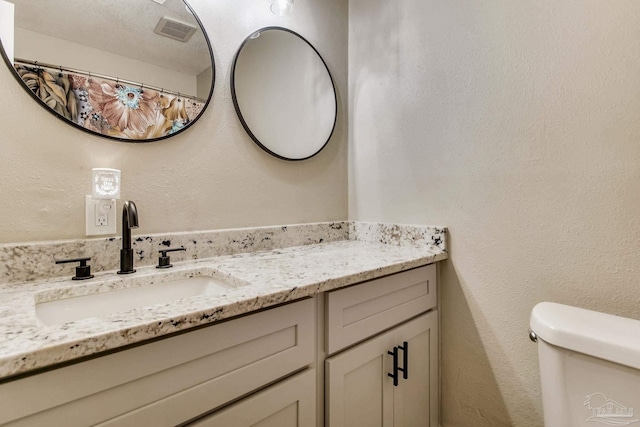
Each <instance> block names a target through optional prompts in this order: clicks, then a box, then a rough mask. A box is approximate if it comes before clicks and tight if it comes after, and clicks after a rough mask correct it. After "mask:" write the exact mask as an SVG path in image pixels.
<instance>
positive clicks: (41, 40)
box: [0, 0, 215, 142]
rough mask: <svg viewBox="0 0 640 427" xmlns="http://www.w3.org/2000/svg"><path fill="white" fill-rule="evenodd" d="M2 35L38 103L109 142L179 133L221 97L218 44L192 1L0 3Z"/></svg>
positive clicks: (4, 46)
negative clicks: (215, 89)
mask: <svg viewBox="0 0 640 427" xmlns="http://www.w3.org/2000/svg"><path fill="white" fill-rule="evenodd" d="M0 41H1V42H2V55H3V57H4V60H5V62H6V63H7V65H8V66H9V67H10V68H11V70H12V71H13V73H14V75H15V77H16V78H17V79H18V81H19V82H20V83H21V84H22V85H23V86H24V88H25V89H26V90H27V91H28V92H29V93H30V94H31V95H32V97H33V98H34V99H36V100H38V102H40V104H41V105H42V106H43V107H45V108H46V109H47V110H48V111H49V112H51V113H53V114H54V115H56V116H57V117H59V118H61V119H62V120H64V121H66V122H67V123H69V124H71V125H73V126H75V127H78V128H80V129H82V130H84V131H88V132H91V133H95V134H98V135H100V136H104V137H107V138H112V139H117V140H121V141H127V142H149V141H156V140H159V139H164V138H167V137H169V136H173V135H176V134H178V133H180V132H182V131H184V130H186V129H187V128H188V127H189V126H191V125H192V124H193V123H195V122H196V120H198V118H199V117H200V116H201V114H202V112H203V111H204V109H205V108H206V107H207V105H208V104H209V101H210V99H211V95H212V93H213V82H214V76H215V71H214V70H215V67H214V61H213V53H212V51H211V45H210V43H209V39H208V38H207V35H206V33H205V31H204V29H203V27H202V25H201V24H200V21H199V19H198V18H197V16H196V15H195V13H194V12H193V10H192V9H191V7H190V6H189V5H188V4H187V3H186V2H184V1H183V0H92V1H91V2H87V1H82V0H0Z"/></svg>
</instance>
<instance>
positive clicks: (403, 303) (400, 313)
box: [325, 265, 438, 427]
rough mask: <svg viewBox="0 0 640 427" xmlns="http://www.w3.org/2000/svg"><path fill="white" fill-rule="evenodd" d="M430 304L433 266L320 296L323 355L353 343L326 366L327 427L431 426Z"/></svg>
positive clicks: (434, 349) (434, 350) (433, 319)
mask: <svg viewBox="0 0 640 427" xmlns="http://www.w3.org/2000/svg"><path fill="white" fill-rule="evenodd" d="M436 305H437V300H436V267H435V265H429V266H426V267H421V268H417V269H414V270H410V271H407V272H404V273H399V274H396V275H392V276H387V277H384V278H382V279H377V280H375V281H372V282H369V283H367V284H364V285H356V286H353V287H350V288H347V289H343V290H338V291H335V292H331V293H329V294H328V295H327V325H328V328H327V349H328V353H329V354H332V353H336V352H337V351H339V350H342V349H343V348H345V347H348V346H349V345H351V344H353V343H357V342H360V343H359V344H357V345H355V346H352V347H351V348H348V349H346V350H343V351H341V352H339V353H337V354H335V355H333V356H331V357H329V358H328V359H326V361H325V424H326V425H327V426H329V427H350V426H360V425H362V426H367V427H375V426H385V427H391V426H395V427H412V426H416V427H417V426H420V427H424V426H433V427H435V426H437V425H438V313H437V310H436ZM421 313H423V314H421ZM416 316H417V317H416ZM390 328H391V329H390ZM369 337H370V338H369ZM394 353H395V356H394ZM394 359H395V360H394ZM394 362H395V363H394ZM390 374H391V375H394V376H396V377H397V379H396V380H395V385H394V379H393V378H392V377H391V376H390Z"/></svg>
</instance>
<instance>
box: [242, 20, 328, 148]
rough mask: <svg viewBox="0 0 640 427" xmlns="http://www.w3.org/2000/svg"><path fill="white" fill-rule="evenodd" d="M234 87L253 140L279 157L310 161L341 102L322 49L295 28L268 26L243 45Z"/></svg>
mask: <svg viewBox="0 0 640 427" xmlns="http://www.w3.org/2000/svg"><path fill="white" fill-rule="evenodd" d="M231 91H232V96H233V104H234V106H235V108H236V112H237V113H238V117H239V118H240V121H241V122H242V125H243V126H244V128H245V130H246V131H247V133H248V134H249V136H250V137H251V139H253V140H254V141H255V142H256V143H257V144H258V145H259V146H260V147H262V148H263V149H264V150H266V151H267V152H268V153H270V154H272V155H274V156H276V157H279V158H281V159H285V160H304V159H308V158H309V157H312V156H314V155H316V154H318V153H319V152H320V150H322V149H323V148H324V147H325V146H326V144H327V143H328V142H329V139H330V138H331V135H332V134H333V130H334V128H335V125H336V116H337V105H338V104H337V98H336V92H335V87H334V85H333V79H332V78H331V74H330V73H329V69H328V68H327V65H326V64H325V62H324V60H323V59H322V57H321V56H320V54H319V53H318V51H317V50H316V49H315V48H314V47H313V46H312V45H311V44H310V43H309V42H308V41H306V40H305V39H304V38H303V37H302V36H300V35H299V34H297V33H295V32H293V31H291V30H288V29H285V28H280V27H268V28H264V29H261V30H259V31H256V32H255V33H253V34H252V35H251V36H249V37H248V38H247V39H246V40H245V41H244V42H243V43H242V45H241V46H240V49H239V50H238V53H237V54H236V57H235V60H234V62H233V67H232V71H231Z"/></svg>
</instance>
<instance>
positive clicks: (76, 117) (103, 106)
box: [15, 64, 204, 139]
mask: <svg viewBox="0 0 640 427" xmlns="http://www.w3.org/2000/svg"><path fill="white" fill-rule="evenodd" d="M15 68H16V71H17V72H18V74H19V75H20V77H21V78H22V80H23V81H24V82H25V84H26V85H27V86H28V87H29V89H31V90H32V91H33V92H34V93H35V94H36V96H38V98H40V99H41V100H42V101H43V102H44V103H45V104H47V106H48V107H49V108H51V109H52V110H54V111H55V112H56V113H58V114H59V115H61V116H63V117H65V118H66V119H68V120H70V121H72V122H74V123H76V124H78V125H79V126H81V127H83V128H86V129H89V130H91V131H93V132H97V133H100V134H103V135H108V136H112V137H116V138H123V139H151V138H160V137H163V136H167V135H171V134H172V133H175V132H177V131H179V130H180V129H182V128H183V127H185V126H186V125H187V124H189V123H190V122H191V121H193V120H194V119H195V118H196V117H197V116H198V115H199V114H200V112H201V111H202V108H203V107H204V103H203V102H201V101H196V100H194V99H189V98H184V97H182V96H177V95H172V94H167V93H164V92H158V91H155V90H151V89H147V88H141V87H133V86H128V85H125V84H123V83H120V82H118V81H117V80H108V79H102V78H97V77H91V76H84V75H80V74H73V73H69V72H64V71H62V70H53V69H45V68H41V67H30V66H26V65H20V64H16V65H15Z"/></svg>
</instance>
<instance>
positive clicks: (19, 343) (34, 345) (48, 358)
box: [0, 223, 447, 378]
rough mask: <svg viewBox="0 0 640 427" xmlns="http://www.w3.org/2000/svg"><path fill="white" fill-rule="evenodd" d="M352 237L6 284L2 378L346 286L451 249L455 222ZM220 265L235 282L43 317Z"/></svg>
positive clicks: (376, 227)
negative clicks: (98, 312) (126, 305)
mask: <svg viewBox="0 0 640 427" xmlns="http://www.w3.org/2000/svg"><path fill="white" fill-rule="evenodd" d="M347 225H348V230H349V232H348V233H346V236H345V238H343V239H337V240H335V241H331V242H328V243H315V244H307V245H305V246H294V247H287V248H283V249H271V250H261V251H257V252H249V253H237V254H233V255H223V256H217V257H211V258H206V259H197V260H192V261H184V262H180V263H176V264H175V267H174V268H171V269H168V270H158V269H155V268H154V267H153V266H145V267H141V268H140V267H139V268H138V272H137V273H135V274H133V275H130V276H118V275H116V274H114V272H113V271H108V272H99V273H96V277H95V278H94V279H91V280H90V281H84V282H74V281H71V280H68V278H67V279H61V280H60V279H59V280H49V281H34V282H27V283H20V284H5V285H0V378H7V377H11V376H14V375H19V374H23V373H26V372H29V371H32V370H36V369H40V368H44V367H47V366H51V365H55V364H59V363H63V362H68V361H71V360H73V359H76V358H81V357H84V356H89V355H93V354H96V353H101V352H104V351H108V350H112V349H116V348H118V347H122V346H126V345H129V344H134V343H138V342H142V341H144V340H148V339H152V338H157V337H159V336H163V335H166V334H171V333H174V332H177V331H182V330H185V329H188V328H192V327H195V326H199V325H203V324H208V323H211V322H215V321H217V320H221V319H227V318H230V317H233V316H237V315H241V314H245V313H249V312H251V311H253V310H258V309H261V308H265V307H270V306H274V305H277V304H280V303H283V302H287V301H293V300H296V299H300V298H304V297H307V296H311V295H314V294H317V293H320V292H324V291H329V290H332V289H336V288H339V287H342V286H347V285H351V284H355V283H358V282H362V281H366V280H370V279H374V278H377V277H381V276H385V275H388V274H393V273H397V272H400V271H403V270H407V269H411V268H415V267H419V266H422V265H426V264H430V263H433V262H436V261H440V260H443V259H446V258H447V252H446V246H445V245H446V239H445V235H446V229H444V228H434V227H417V226H396V225H393V226H392V225H380V224H368V223H349V224H347ZM194 275H195V276H197V275H213V276H216V277H220V278H222V279H224V280H227V281H228V282H229V283H230V284H232V285H233V286H232V287H230V288H229V290H228V291H225V292H224V293H222V294H219V295H200V296H194V297H190V298H185V299H181V300H176V301H173V302H171V303H168V304H157V305H153V306H148V307H142V308H135V309H132V310H128V311H119V312H118V310H117V308H114V311H113V313H110V314H109V315H106V316H102V317H91V318H84V319H82V320H78V321H74V322H69V323H64V324H60V325H44V324H43V323H42V322H41V321H40V320H39V319H38V318H37V317H36V311H35V304H36V303H42V302H46V301H51V300H57V299H60V298H69V297H73V296H81V295H86V294H93V293H98V292H104V291H108V290H112V289H119V288H129V287H134V286H140V285H150V284H155V285H156V286H162V282H164V281H167V280H172V279H176V278H182V277H190V276H194Z"/></svg>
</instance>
